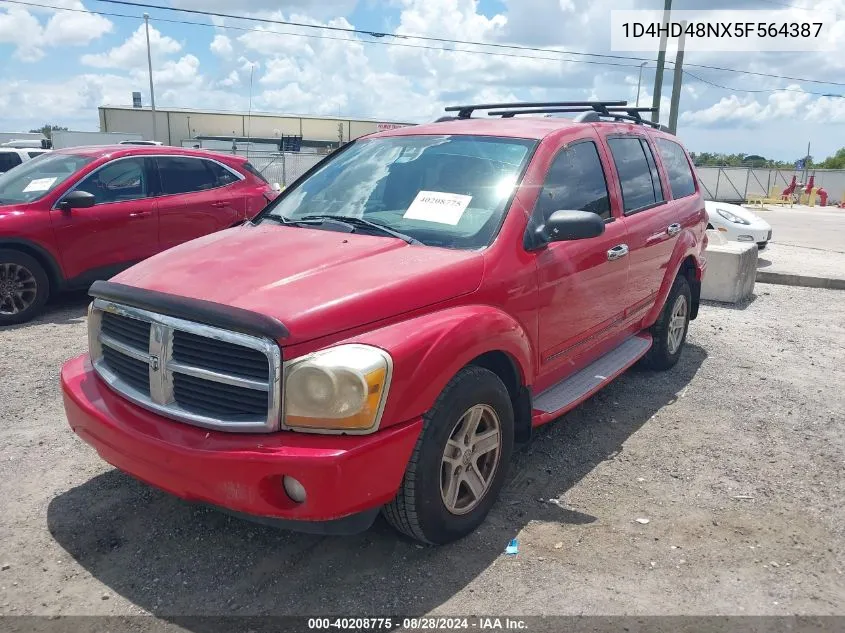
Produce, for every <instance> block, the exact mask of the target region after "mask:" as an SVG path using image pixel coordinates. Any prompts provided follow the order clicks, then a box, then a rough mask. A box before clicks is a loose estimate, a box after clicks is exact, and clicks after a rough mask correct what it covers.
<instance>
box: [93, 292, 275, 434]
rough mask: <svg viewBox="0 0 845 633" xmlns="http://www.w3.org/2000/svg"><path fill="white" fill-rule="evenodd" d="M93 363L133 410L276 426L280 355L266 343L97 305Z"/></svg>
mask: <svg viewBox="0 0 845 633" xmlns="http://www.w3.org/2000/svg"><path fill="white" fill-rule="evenodd" d="M89 339H90V348H91V359H92V362H93V364H94V368H95V369H96V371H97V373H98V374H99V375H100V377H101V378H103V380H105V382H106V383H107V384H108V385H109V386H110V387H111V388H112V389H114V390H115V391H117V392H118V393H120V394H122V395H124V396H125V397H127V398H128V399H130V400H132V401H133V402H135V403H136V404H139V405H140V406H142V407H146V408H148V409H151V410H153V411H156V412H158V413H161V414H163V415H166V416H168V417H170V418H173V419H175V420H179V421H182V422H187V423H190V424H194V425H197V426H204V427H209V428H215V429H220V430H226V431H243V432H260V431H265V432H266V431H274V430H277V429H278V428H279V423H280V415H281V393H280V389H279V385H280V382H281V351H280V350H279V347H278V345H277V344H276V343H275V342H274V341H271V340H269V339H264V338H260V337H256V336H251V335H247V334H241V333H238V332H231V331H228V330H222V329H220V328H215V327H211V326H207V325H204V324H200V323H193V322H190V321H186V320H184V319H176V318H173V317H168V316H165V315H160V314H156V313H153V312H148V311H146V310H141V309H138V308H134V307H130V306H123V305H118V304H114V303H111V302H109V301H105V300H102V299H97V300H96V301H95V302H94V305H93V308H92V311H91V317H90V319H89Z"/></svg>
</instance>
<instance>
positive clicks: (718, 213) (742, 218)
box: [704, 200, 772, 250]
mask: <svg viewBox="0 0 845 633" xmlns="http://www.w3.org/2000/svg"><path fill="white" fill-rule="evenodd" d="M704 206H705V208H706V209H707V221H708V224H707V228H708V229H715V230H716V231H719V233H721V234H722V235H724V236H725V238H726V239H727V240H728V241H730V242H757V248H759V249H760V250H763V249H764V248H766V245H767V244H768V243H769V240H771V239H772V227H771V226H770V225H769V223H768V222H766V221H765V220H764V219H763V218H761V217H760V216H758V215H757V214H756V213H752V212H751V211H749V210H748V209H746V208H745V207H741V206H739V205H737V204H727V203H726V202H714V201H713V200H705V201H704Z"/></svg>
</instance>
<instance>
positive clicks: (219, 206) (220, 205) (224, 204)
mask: <svg viewBox="0 0 845 633" xmlns="http://www.w3.org/2000/svg"><path fill="white" fill-rule="evenodd" d="M211 206H212V207H215V208H217V209H222V208H223V207H227V206H229V205H228V203H227V202H223V201H220V202H212V203H211Z"/></svg>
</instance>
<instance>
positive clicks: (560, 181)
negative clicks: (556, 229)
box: [536, 141, 610, 222]
mask: <svg viewBox="0 0 845 633" xmlns="http://www.w3.org/2000/svg"><path fill="white" fill-rule="evenodd" d="M561 210H567V211H591V212H592V213H595V214H596V215H599V216H601V217H602V218H605V219H608V218H610V201H609V198H608V193H607V180H606V179H605V176H604V169H603V168H602V165H601V159H600V158H599V152H598V149H596V145H595V143H593V142H592V141H585V142H581V143H575V144H573V145H570V146H569V147H567V148H565V149H563V150H561V151H560V153H559V154H558V155H557V156H556V157H555V160H554V162H553V163H552V165H551V167H549V172H548V174H546V180H545V182H544V183H543V190H542V191H541V192H540V197H539V198H538V199H537V207H536V213H537V215H538V216H539V217H538V219H539V221H541V222H546V221H547V220H548V219H549V216H550V215H551V214H552V213H554V212H555V211H561Z"/></svg>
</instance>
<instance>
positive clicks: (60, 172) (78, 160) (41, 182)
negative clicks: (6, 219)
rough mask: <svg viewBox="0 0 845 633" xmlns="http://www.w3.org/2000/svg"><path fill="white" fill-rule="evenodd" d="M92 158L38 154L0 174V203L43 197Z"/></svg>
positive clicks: (19, 201) (12, 202) (20, 201)
mask: <svg viewBox="0 0 845 633" xmlns="http://www.w3.org/2000/svg"><path fill="white" fill-rule="evenodd" d="M92 160H94V159H93V158H92V157H90V156H76V155H74V154H55V153H49V154H42V155H41V156H37V157H36V158H33V159H32V160H28V161H26V162H25V163H23V164H22V165H18V166H17V167H15V168H14V169H12V170H10V171H7V172H6V173H5V174H3V175H2V176H0V204H20V203H27V202H34V201H36V200H38V199H39V198H43V197H44V196H46V195H47V194H48V193H50V192H51V191H52V190H53V189H55V188H56V187H58V186H59V185H60V184H61V183H63V182H64V181H65V180H67V179H68V178H69V177H70V176H72V175H73V174H74V173H75V172H77V171H78V170H79V169H80V168H81V167H83V166H85V165H87V164H88V163H90V162H91V161H92Z"/></svg>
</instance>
